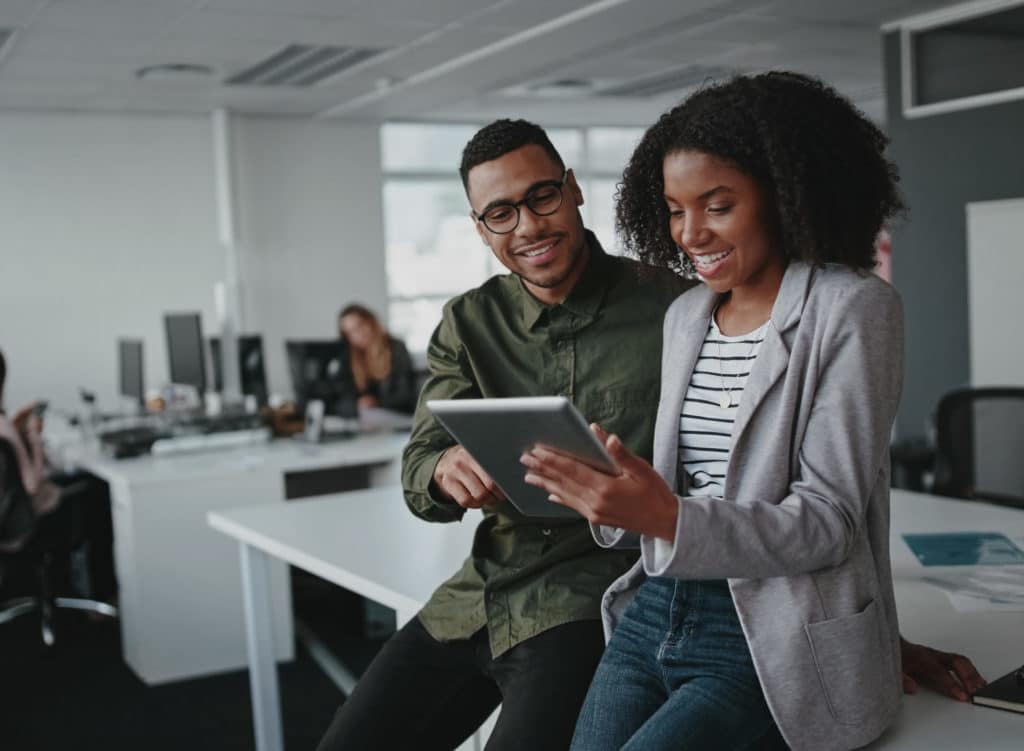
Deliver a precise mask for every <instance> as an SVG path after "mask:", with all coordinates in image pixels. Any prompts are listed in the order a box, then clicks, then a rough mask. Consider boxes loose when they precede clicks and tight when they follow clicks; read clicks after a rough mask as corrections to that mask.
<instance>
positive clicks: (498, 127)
mask: <svg viewBox="0 0 1024 751" xmlns="http://www.w3.org/2000/svg"><path fill="white" fill-rule="evenodd" d="M530 144H533V145H535V146H540V147H541V148H542V149H544V151H545V152H547V155H548V156H549V157H551V159H552V161H554V163H555V164H557V165H558V166H559V167H561V168H562V169H563V170H564V169H565V162H563V161H562V157H561V156H560V155H559V153H558V149H556V148H555V147H554V145H553V144H552V143H551V139H550V138H548V134H547V133H545V132H544V129H543V128H542V127H540V126H539V125H535V124H534V123H531V122H529V121H527V120H507V119H506V120H495V121H494V122H493V123H491V124H490V125H485V126H484V127H482V128H481V129H480V130H478V131H477V132H476V133H475V134H474V135H473V137H472V138H470V139H469V143H467V144H466V147H465V148H464V149H463V150H462V163H461V164H460V165H459V175H460V176H461V177H462V187H463V188H465V189H466V190H467V191H468V190H469V171H470V170H471V169H473V168H474V167H476V166H477V165H478V164H483V163H484V162H489V161H491V160H492V159H497V158H498V157H501V156H505V154H508V153H509V152H510V151H515V150H516V149H519V148H522V147H523V146H527V145H530Z"/></svg>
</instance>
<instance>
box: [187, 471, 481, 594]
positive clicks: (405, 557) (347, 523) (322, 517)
mask: <svg viewBox="0 0 1024 751" xmlns="http://www.w3.org/2000/svg"><path fill="white" fill-rule="evenodd" d="M207 518H208V520H209V523H210V525H211V526H212V527H214V528H215V529H218V530H220V531H221V532H224V533H226V534H228V535H230V536H232V537H235V538H237V539H238V540H240V541H242V542H245V543H247V544H248V545H251V546H253V547H255V548H258V549H259V550H262V551H264V552H266V553H269V554H271V555H273V556H275V557H277V558H280V559H281V560H284V561H287V562H288V563H291V564H293V565H295V566H299V567H301V568H303V569H305V570H306V571H309V572H311V573H314V574H316V575H317V576H320V577H322V578H324V579H326V580H328V581H331V582H334V583H335V584H338V585H340V586H343V587H345V588H346V589H350V590H352V591H353V592H357V593H359V594H362V595H364V596H365V597H369V598H370V599H372V600H374V601H376V602H379V603H381V604H383V605H386V606H388V607H390V608H394V609H396V610H400V611H403V612H409V611H416V610H418V609H419V608H420V607H421V606H422V605H423V603H425V602H426V601H427V600H428V599H429V598H430V595H431V594H432V593H433V591H434V590H435V589H436V588H437V586H438V585H439V584H441V582H443V581H444V580H445V579H447V578H448V577H450V576H451V575H452V574H454V573H455V572H456V571H457V570H458V569H459V567H460V566H461V565H462V562H463V561H464V560H465V559H466V556H468V555H469V552H470V550H471V547H472V543H473V532H474V530H475V528H476V525H477V523H478V522H479V521H480V519H481V514H480V513H479V512H469V513H467V514H466V516H465V517H464V518H463V520H462V522H457V523H451V524H431V523H429V522H425V521H423V520H422V519H417V518H416V517H415V516H413V515H412V513H411V512H410V511H409V509H408V508H407V507H406V505H405V501H404V499H403V497H402V489H401V488H400V487H397V486H396V487H390V488H387V487H386V488H373V489H370V490H359V491H355V492H350V493H339V494H336V495H328V496H321V497H319V498H315V499H309V500H301V501H290V502H288V503H284V504H275V505H273V506H253V507H249V508H241V509H231V510H229V511H219V512H210V513H209V514H208V515H207Z"/></svg>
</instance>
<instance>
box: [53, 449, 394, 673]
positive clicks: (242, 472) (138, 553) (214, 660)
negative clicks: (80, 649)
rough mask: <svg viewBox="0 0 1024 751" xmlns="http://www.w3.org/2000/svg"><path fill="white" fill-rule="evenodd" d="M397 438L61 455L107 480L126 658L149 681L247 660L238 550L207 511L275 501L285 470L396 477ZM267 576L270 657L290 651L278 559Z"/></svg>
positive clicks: (286, 591)
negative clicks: (360, 469) (115, 455)
mask: <svg viewBox="0 0 1024 751" xmlns="http://www.w3.org/2000/svg"><path fill="white" fill-rule="evenodd" d="M406 440H407V435H405V434H398V433H379V434H370V435H365V436H360V437H357V438H353V439H350V440H346V441H338V442H333V443H325V444H319V445H310V444H304V443H301V442H299V441H292V440H281V441H274V442H271V443H268V444H264V445H256V446H248V447H245V448H239V449H231V450H221V451H208V452H204V453H195V454H179V455H172V456H141V457H136V458H133V459H118V460H115V459H110V458H107V457H105V456H102V455H101V454H99V453H98V452H97V451H95V450H89V449H87V448H86V449H79V450H77V451H76V450H74V449H72V450H69V451H66V452H64V454H63V459H64V462H65V463H74V464H77V465H78V466H79V467H81V468H82V469H85V470H88V471H89V472H92V473H93V474H95V475H98V476H99V477H101V478H103V479H104V480H106V481H107V482H108V483H109V485H110V490H111V502H112V503H111V511H112V515H113V523H114V559H115V565H116V568H117V577H118V588H119V598H120V601H119V610H120V627H121V638H122V651H123V654H124V659H125V662H126V663H127V664H128V665H129V666H131V668H132V669H133V670H134V671H135V672H136V673H137V674H138V676H139V677H140V678H141V679H142V680H143V681H145V682H146V683H149V684H154V683H161V682H165V681H172V680H180V679H183V678H191V677H196V676H200V675H206V674H210V673H216V672H221V671H225V670H235V669H238V668H241V667H244V666H245V665H246V663H247V659H246V649H245V644H244V643H243V642H242V640H241V639H240V638H239V633H240V629H241V628H242V627H243V624H244V616H243V603H242V594H241V591H242V580H241V576H240V573H239V569H238V559H237V553H236V552H235V546H234V545H232V544H231V542H230V541H229V540H226V539H225V538H224V537H223V536H222V535H219V534H217V533H215V532H214V531H213V530H211V529H210V528H209V526H208V525H207V523H206V513H207V512H208V511H211V510H215V509H222V508H234V507H239V506H266V505H268V504H270V505H271V506H273V505H280V506H284V505H285V504H284V500H285V492H284V475H285V473H289V472H302V471H309V470H320V469H329V468H336V467H352V466H368V465H370V466H371V467H372V469H371V472H370V482H371V484H383V483H387V484H393V483H394V482H397V479H398V466H399V461H398V459H399V458H400V456H401V451H402V447H403V446H404V444H405V442H406ZM269 576H270V579H271V582H272V584H271V586H270V590H269V593H268V597H269V601H270V602H271V603H272V604H273V618H274V634H275V639H274V645H275V654H276V656H277V658H278V659H282V660H288V659H291V658H292V656H293V652H294V646H293V639H292V620H291V589H290V586H289V580H288V576H287V566H286V565H285V564H284V563H281V562H278V563H275V564H274V565H273V566H271V567H270V574H269Z"/></svg>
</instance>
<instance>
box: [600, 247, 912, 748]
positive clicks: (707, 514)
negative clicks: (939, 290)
mask: <svg viewBox="0 0 1024 751" xmlns="http://www.w3.org/2000/svg"><path fill="white" fill-rule="evenodd" d="M716 302H717V296H716V295H715V293H714V292H712V291H711V290H710V289H709V288H707V287H705V286H703V285H701V286H700V287H696V288H694V289H692V290H690V291H688V292H686V293H685V294H684V295H682V296H681V297H680V298H679V299H678V300H676V301H675V302H674V303H673V304H672V307H671V308H669V310H668V313H667V314H666V318H665V326H664V337H665V346H664V350H663V354H662V376H661V379H662V381H661V403H660V405H659V407H658V419H657V424H656V427H655V436H654V467H655V469H657V471H658V473H659V474H660V475H661V476H662V477H663V478H664V479H665V481H666V482H668V483H669V484H670V485H671V486H672V487H674V488H676V489H677V492H678V493H679V496H678V502H679V521H678V526H677V527H676V537H675V542H674V544H673V545H672V548H671V552H670V554H668V555H666V554H664V552H663V553H662V555H660V556H659V557H658V558H659V559H660V560H657V559H656V558H655V556H654V543H653V541H652V540H650V539H646V538H643V539H640V538H638V536H637V535H635V534H632V533H627V532H625V531H623V530H618V529H613V528H608V527H595V528H594V530H593V531H594V536H595V538H596V539H597V541H598V543H599V544H601V545H604V546H606V547H610V546H613V545H614V546H619V545H628V544H634V545H635V544H636V543H637V542H639V543H640V545H641V549H642V551H643V555H642V556H641V560H640V561H638V562H637V564H636V565H635V566H634V567H633V568H632V569H631V570H630V571H629V572H627V573H626V574H625V575H623V576H622V577H620V578H619V579H618V580H617V581H615V582H614V583H613V584H612V586H611V587H610V588H609V589H608V591H607V592H606V593H605V596H604V599H603V602H602V616H603V618H604V625H605V636H606V638H607V637H609V636H610V634H611V632H612V630H613V629H614V628H615V624H616V621H617V619H618V618H619V617H621V615H622V612H623V611H624V610H625V608H626V606H627V605H628V604H629V602H631V601H632V599H633V595H634V594H635V593H636V589H637V587H638V586H639V585H640V584H641V583H642V581H643V579H644V577H645V576H647V575H650V576H670V577H675V578H680V579H719V578H728V580H729V586H730V589H731V591H732V597H733V601H734V602H735V604H736V610H737V612H738V614H739V619H740V623H741V624H742V626H743V632H744V634H745V635H746V638H747V643H748V644H749V645H750V652H751V655H752V657H753V662H754V666H755V668H756V670H757V675H758V677H759V679H760V681H761V686H762V688H763V690H764V694H765V697H766V699H767V701H768V706H769V708H770V709H771V712H772V716H773V717H774V718H775V721H776V723H777V724H778V726H779V728H780V729H781V731H782V735H783V737H784V738H785V739H786V742H787V743H788V744H789V745H790V746H791V747H792V748H793V749H795V750H796V751H802V750H804V749H806V750H807V751H828V750H829V749H850V748H855V747H857V746H862V745H864V744H866V743H869V742H870V741H872V740H873V739H875V738H877V737H878V736H879V735H880V734H881V733H882V731H883V730H885V728H886V727H887V726H888V725H889V724H890V722H892V720H893V719H894V717H895V715H896V712H897V710H898V708H899V705H900V700H901V696H902V689H901V682H900V648H899V631H898V626H897V622H896V606H895V602H894V599H893V587H892V575H891V571H890V565H889V432H890V428H891V426H892V422H893V418H894V417H895V414H896V406H897V403H898V401H899V394H900V388H901V385H902V369H903V368H902V363H903V310H902V305H901V303H900V299H899V295H898V294H897V293H896V291H895V290H894V289H893V288H892V287H891V286H889V285H888V284H886V283H885V282H883V281H881V280H880V279H878V278H876V277H875V276H874V275H872V274H868V273H858V272H854V271H851V270H849V269H848V268H845V267H842V266H837V265H826V266H824V267H818V268H812V267H810V266H808V265H806V264H803V263H797V262H793V263H791V264H790V265H789V267H788V268H787V270H786V273H785V276H784V278H783V281H782V287H781V289H780V290H779V294H778V297H777V299H776V301H775V306H774V307H773V309H772V315H771V322H770V324H769V325H768V328H767V330H766V333H765V340H764V343H763V344H762V345H761V349H760V353H759V355H758V358H757V360H756V361H755V363H754V366H753V368H752V370H751V373H750V376H749V378H748V380H747V383H746V386H745V388H744V391H743V398H742V401H741V403H740V407H739V410H738V414H737V417H736V422H735V423H734V426H733V434H732V441H731V446H732V452H731V455H730V457H729V465H728V470H727V472H726V478H725V500H724V501H723V500H716V499H709V498H699V497H688V496H687V495H686V487H685V475H684V474H683V473H682V472H679V473H678V474H679V478H678V482H677V445H678V430H679V415H680V411H681V407H682V401H683V396H684V394H685V392H686V389H687V386H688V384H689V381H690V374H691V372H692V371H693V369H694V365H695V363H696V359H697V355H698V353H699V351H700V348H701V344H702V342H703V340H704V336H705V334H706V333H707V329H708V325H709V323H710V316H711V314H712V311H713V310H714V307H715V304H716Z"/></svg>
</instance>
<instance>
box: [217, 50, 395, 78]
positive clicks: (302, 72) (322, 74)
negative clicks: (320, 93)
mask: <svg viewBox="0 0 1024 751" xmlns="http://www.w3.org/2000/svg"><path fill="white" fill-rule="evenodd" d="M383 51H384V50H383V49H379V48H378V49H372V48H367V47H314V46H312V45H306V44H289V45H288V46H287V47H285V48H284V49H283V50H281V51H279V52H275V53H274V54H273V55H271V56H270V57H268V58H267V59H266V60H263V61H262V62H259V63H256V65H253V66H252V67H251V68H246V69H245V70H243V71H241V72H240V73H236V74H235V75H233V76H231V77H230V78H228V79H227V80H226V81H225V82H224V83H225V84H227V85H228V86H313V85H314V84H318V83H320V82H321V81H323V80H325V79H328V78H330V77H331V76H335V75H337V74H338V73H341V72H342V71H344V70H348V69H349V68H351V67H353V66H355V65H358V64H359V63H361V62H363V61H365V60H369V59H370V58H371V57H374V56H376V55H379V54H380V53H381V52H383Z"/></svg>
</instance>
